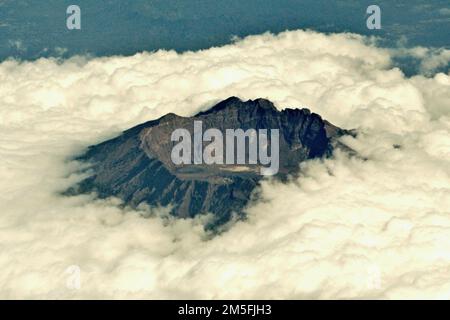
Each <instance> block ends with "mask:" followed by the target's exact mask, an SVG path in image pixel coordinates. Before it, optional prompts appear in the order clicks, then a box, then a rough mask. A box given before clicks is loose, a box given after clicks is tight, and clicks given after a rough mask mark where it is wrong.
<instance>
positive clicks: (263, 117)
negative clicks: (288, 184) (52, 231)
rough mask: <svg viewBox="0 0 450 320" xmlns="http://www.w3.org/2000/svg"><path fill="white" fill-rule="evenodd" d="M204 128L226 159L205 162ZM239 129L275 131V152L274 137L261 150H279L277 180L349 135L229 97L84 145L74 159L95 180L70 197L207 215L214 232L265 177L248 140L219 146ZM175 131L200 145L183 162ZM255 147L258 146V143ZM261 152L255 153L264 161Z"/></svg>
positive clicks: (313, 117)
mask: <svg viewBox="0 0 450 320" xmlns="http://www.w3.org/2000/svg"><path fill="white" fill-rule="evenodd" d="M196 126H197V127H196ZM198 126H200V131H199V129H198V128H199V127H198ZM196 128H197V129H196ZM209 129H214V130H215V131H210V132H215V134H216V136H215V138H214V143H219V145H220V146H221V147H222V148H223V154H221V153H219V154H217V151H216V149H214V150H215V151H214V152H213V153H212V154H211V155H213V154H214V156H215V157H217V158H216V162H212V163H210V162H208V161H207V160H206V159H205V158H204V157H205V156H204V154H205V153H204V152H205V150H207V148H208V147H211V145H212V144H213V143H212V140H211V139H207V138H205V136H204V134H205V132H207V131H209ZM233 129H234V130H233ZM238 129H242V130H240V131H241V132H242V133H243V134H247V133H251V132H252V131H253V133H255V134H256V135H258V134H260V133H261V132H266V133H269V132H273V131H274V130H275V131H276V132H277V135H276V137H277V139H278V140H276V143H277V149H273V148H272V146H274V143H275V142H274V140H272V139H274V138H273V137H272V135H271V133H270V137H271V140H267V141H266V145H264V147H265V148H266V149H267V150H266V151H265V152H266V153H267V156H269V151H268V150H269V149H270V158H271V159H273V157H274V151H276V152H277V153H276V156H277V161H278V163H277V168H276V169H277V171H276V172H275V173H276V177H278V178H281V179H283V178H284V177H286V176H288V175H291V174H296V173H297V171H298V168H299V164H300V163H301V162H303V161H306V160H308V159H312V158H318V157H326V156H329V155H330V154H331V151H332V149H333V146H334V141H335V140H336V138H338V137H339V136H340V135H342V134H345V133H346V131H345V130H342V129H340V128H337V127H335V126H333V125H331V124H330V123H329V122H326V121H325V120H323V119H322V118H321V117H320V116H319V115H317V114H314V113H311V112H310V111H309V110H308V109H285V110H283V111H278V110H277V109H276V108H275V106H274V104H273V103H272V102H271V101H269V100H267V99H262V98H260V99H256V100H248V101H245V102H244V101H242V100H241V99H239V98H237V97H230V98H228V99H226V100H224V101H221V102H219V103H217V104H216V105H214V106H213V107H211V108H210V109H209V110H206V111H204V112H200V113H198V114H196V115H195V116H193V117H180V116H178V115H176V114H173V113H169V114H167V115H165V116H163V117H161V118H160V119H158V120H156V121H149V122H146V123H144V124H141V125H138V126H136V127H134V128H131V129H129V130H127V131H126V132H125V133H124V134H122V135H120V136H119V137H117V138H114V139H112V140H109V141H106V142H103V143H101V144H98V145H95V146H91V147H89V149H88V151H87V152H86V153H85V154H84V155H82V156H81V157H79V158H78V159H79V160H81V161H86V162H89V163H91V164H92V167H91V170H92V172H93V175H91V176H90V177H89V178H87V179H85V180H84V181H82V182H81V183H80V184H79V185H77V186H75V187H73V188H71V189H70V192H69V193H72V194H78V193H86V192H92V191H96V192H97V194H98V196H99V197H102V198H104V197H109V196H116V197H119V198H121V199H122V200H123V201H124V202H125V203H126V204H128V205H131V206H137V205H139V204H140V203H147V204H149V205H154V206H159V205H163V206H166V205H171V206H172V207H173V209H172V214H173V215H175V216H178V217H193V216H196V215H198V214H205V213H212V214H213V216H214V221H213V222H212V226H213V227H214V226H217V225H220V224H223V223H226V222H227V221H228V220H229V219H230V217H231V215H232V213H233V212H234V213H237V214H238V215H239V216H241V217H243V216H244V211H243V209H244V207H245V206H246V205H247V204H248V202H249V201H250V198H251V194H252V192H253V190H254V189H255V188H256V187H257V186H258V185H259V183H260V181H261V179H263V176H262V175H261V172H263V171H264V170H266V169H267V166H266V165H267V163H264V164H263V163H262V162H257V161H256V162H255V161H253V162H251V161H250V159H251V153H250V151H251V148H250V141H251V140H252V139H251V138H250V136H245V135H244V138H243V139H244V140H243V141H244V145H243V147H244V150H243V151H242V150H241V149H239V147H238V146H239V145H234V146H233V147H232V149H227V148H228V147H226V146H225V145H224V144H226V143H229V141H228V140H227V139H225V138H228V136H227V134H228V130H233V131H231V132H234V134H236V132H238ZM177 130H182V133H183V135H184V136H186V137H194V139H192V140H195V141H197V142H198V141H200V142H199V143H200V144H197V145H195V144H194V147H193V148H192V149H191V141H188V146H189V147H188V149H186V150H184V149H183V152H182V154H183V157H184V154H185V152H187V153H186V156H187V158H186V157H185V158H183V159H184V160H183V162H181V163H177V162H174V159H173V151H174V148H175V146H176V145H179V144H181V140H180V141H174V140H173V134H174V132H177ZM225 133H226V134H225ZM278 133H279V134H278ZM274 137H275V135H274ZM236 138H237V137H236ZM246 139H248V140H246ZM261 139H262V138H261V135H259V137H258V139H257V140H254V141H257V142H258V143H261V141H262V140H261ZM266 139H267V138H266ZM195 141H194V142H195ZM231 141H232V143H234V141H237V140H231ZM252 141H253V140H252ZM184 142H185V141H184V139H183V143H184ZM241 147H242V145H241ZM256 147H259V148H261V144H259V145H256ZM198 148H200V150H203V151H201V153H200V157H203V159H202V158H200V161H199V159H197V158H196V152H197V149H198ZM236 148H238V149H236ZM230 150H234V153H233V151H231V152H232V154H233V158H232V160H233V161H234V162H231V163H229V161H228V160H229V159H228V157H227V154H228V152H230ZM225 151H226V152H225ZM241 151H242V152H243V153H242V154H241V156H242V158H241V160H239V161H242V159H244V160H245V161H244V162H243V163H242V162H239V161H235V159H236V154H235V153H237V159H239V153H240V152H241ZM261 152H262V151H261V150H260V151H259V152H257V153H256V154H254V155H256V156H261ZM225 153H226V154H225ZM197 155H198V154H197ZM225 160H226V161H225ZM208 163H209V164H208ZM265 168H266V169H265Z"/></svg>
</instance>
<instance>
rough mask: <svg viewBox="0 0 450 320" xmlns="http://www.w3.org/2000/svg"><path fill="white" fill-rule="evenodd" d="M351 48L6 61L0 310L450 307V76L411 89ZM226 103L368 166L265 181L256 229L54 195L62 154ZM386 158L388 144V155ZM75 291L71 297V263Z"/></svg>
mask: <svg viewBox="0 0 450 320" xmlns="http://www.w3.org/2000/svg"><path fill="white" fill-rule="evenodd" d="M391 55H392V53H391V52H389V51H387V50H383V49H379V48H376V47H373V46H372V45H370V44H368V42H366V40H365V39H364V38H362V37H360V36H355V35H350V34H338V35H324V34H320V33H315V32H310V31H306V32H305V31H294V32H286V33H282V34H280V35H277V36H273V35H270V34H264V35H260V36H253V37H248V38H246V39H243V40H240V41H238V42H236V43H234V44H232V45H228V46H224V47H220V48H212V49H209V50H204V51H200V52H189V53H184V54H177V53H175V52H166V51H158V52H156V53H142V54H137V55H135V56H132V57H111V58H96V59H91V60H87V59H84V58H73V59H71V60H68V61H64V62H59V61H57V60H51V59H40V60H37V61H35V62H22V63H19V62H16V61H5V62H3V63H1V64H0V83H1V84H2V85H1V86H0V106H1V107H0V177H1V182H0V207H1V214H0V270H2V271H1V273H0V287H1V288H2V290H1V292H0V296H1V297H2V298H110V297H112V298H354V297H374V298H416V297H420V298H450V272H449V271H450V254H449V253H450V240H449V239H450V211H449V209H448V208H450V165H449V164H450V163H449V162H450V157H449V146H450V114H449V108H450V107H449V106H450V95H449V92H450V90H449V89H450V76H449V75H446V74H442V73H441V74H436V75H435V76H434V77H433V78H425V77H423V76H416V77H413V78H405V77H404V75H403V74H402V72H401V71H400V70H398V69H391V67H390V60H391ZM231 95H237V96H240V97H241V98H243V99H249V98H257V97H265V98H269V99H271V100H272V101H274V102H275V103H276V105H277V106H278V107H288V106H291V107H292V106H295V107H301V106H307V107H309V108H310V109H311V110H313V111H315V112H317V113H319V114H321V115H322V116H323V117H324V118H326V119H327V120H329V121H331V122H333V123H335V124H337V125H339V126H341V127H344V128H355V127H356V128H359V129H360V131H361V132H362V133H361V134H360V136H359V137H358V138H357V139H354V138H347V141H346V142H347V143H348V144H349V145H351V146H352V147H353V148H355V149H356V150H358V151H359V153H360V154H361V155H363V156H364V157H366V158H367V159H368V160H367V161H363V160H361V159H356V158H352V159H349V158H348V157H347V156H346V155H344V154H339V153H338V154H337V155H336V158H335V159H330V160H326V161H323V162H321V161H310V162H308V163H305V164H304V165H303V168H302V170H303V171H302V172H303V173H302V176H301V177H300V178H299V179H298V180H297V181H292V182H291V183H289V184H285V185H283V184H279V183H271V182H267V183H265V184H264V185H263V187H262V193H263V195H264V199H265V201H262V202H260V203H258V204H256V205H255V206H253V207H251V208H249V209H248V212H249V217H250V218H249V220H248V221H246V222H239V223H237V224H236V225H234V226H233V227H232V228H231V229H230V230H229V231H228V232H225V233H223V234H222V235H220V236H217V237H215V238H213V239H208V235H205V234H204V233H203V231H202V227H201V223H200V222H199V221H190V220H167V219H161V218H149V219H143V218H142V217H141V216H140V214H146V212H145V210H144V209H142V210H143V211H142V212H139V211H135V210H131V209H127V210H124V209H119V208H118V206H117V201H116V200H108V201H96V200H94V199H92V198H91V197H89V196H80V197H74V198H64V197H61V196H59V195H58V191H60V190H64V189H65V188H66V187H67V186H69V185H70V184H72V183H73V182H74V181H76V180H77V179H79V177H78V176H76V175H74V174H71V172H73V171H74V169H75V166H76V165H75V164H73V163H67V162H65V159H66V157H68V156H69V155H71V154H73V153H74V152H77V151H80V150H81V149H82V148H83V147H85V146H87V145H90V144H93V143H97V142H100V141H102V140H103V139H105V138H107V137H110V136H113V135H114V134H116V133H118V132H119V131H120V130H123V129H126V128H129V127H131V126H132V125H135V124H138V123H141V122H144V121H147V120H149V119H153V118H156V117H159V116H161V115H163V114H165V113H168V112H175V113H178V114H181V115H191V114H193V113H195V112H197V111H199V109H200V108H207V107H208V106H210V105H212V104H213V103H214V102H216V101H217V100H220V99H223V98H226V97H228V96H231ZM393 145H399V146H400V147H399V148H394V147H393ZM72 265H78V266H79V267H80V268H81V288H80V290H71V289H69V288H67V287H66V281H67V277H68V275H67V273H65V271H66V269H67V268H68V267H69V266H72Z"/></svg>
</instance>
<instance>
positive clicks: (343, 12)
mask: <svg viewBox="0 0 450 320" xmlns="http://www.w3.org/2000/svg"><path fill="white" fill-rule="evenodd" d="M70 4H77V5H79V6H80V8H81V13H82V30H79V31H69V30H67V29H66V17H67V15H66V8H67V6H68V5H70ZM370 4H377V5H379V6H380V7H381V10H382V27H383V28H382V30H369V29H367V27H366V17H367V16H366V8H367V6H368V5H370ZM299 28H311V29H314V30H318V31H323V32H343V31H350V32H356V33H360V34H366V35H377V36H380V37H381V38H382V39H383V40H382V45H384V46H389V47H392V46H395V45H396V44H397V42H398V41H399V40H401V39H402V41H403V43H405V42H404V40H407V42H406V45H408V46H417V45H422V46H433V47H447V48H448V47H449V46H450V0H434V1H417V0H402V1H394V0H391V1H385V0H383V1H364V0H363V1H356V0H347V1H342V0H341V1H330V0H326V1H325V0H121V1H119V0H71V1H66V0H45V1H44V0H42V1H37V0H0V60H3V59H5V58H7V57H15V58H20V59H36V58H39V57H42V56H61V54H62V55H63V56H64V57H68V56H70V55H73V54H92V55H94V56H104V55H114V54H123V55H130V54H133V53H135V52H139V51H143V50H155V49H159V48H165V49H175V50H177V51H183V50H196V49H201V48H209V47H211V46H216V45H221V44H224V43H229V42H230V39H231V37H232V36H234V35H237V36H245V35H249V34H259V33H262V32H265V31H272V32H275V33H276V32H280V31H284V30H286V29H291V30H292V29H299Z"/></svg>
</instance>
